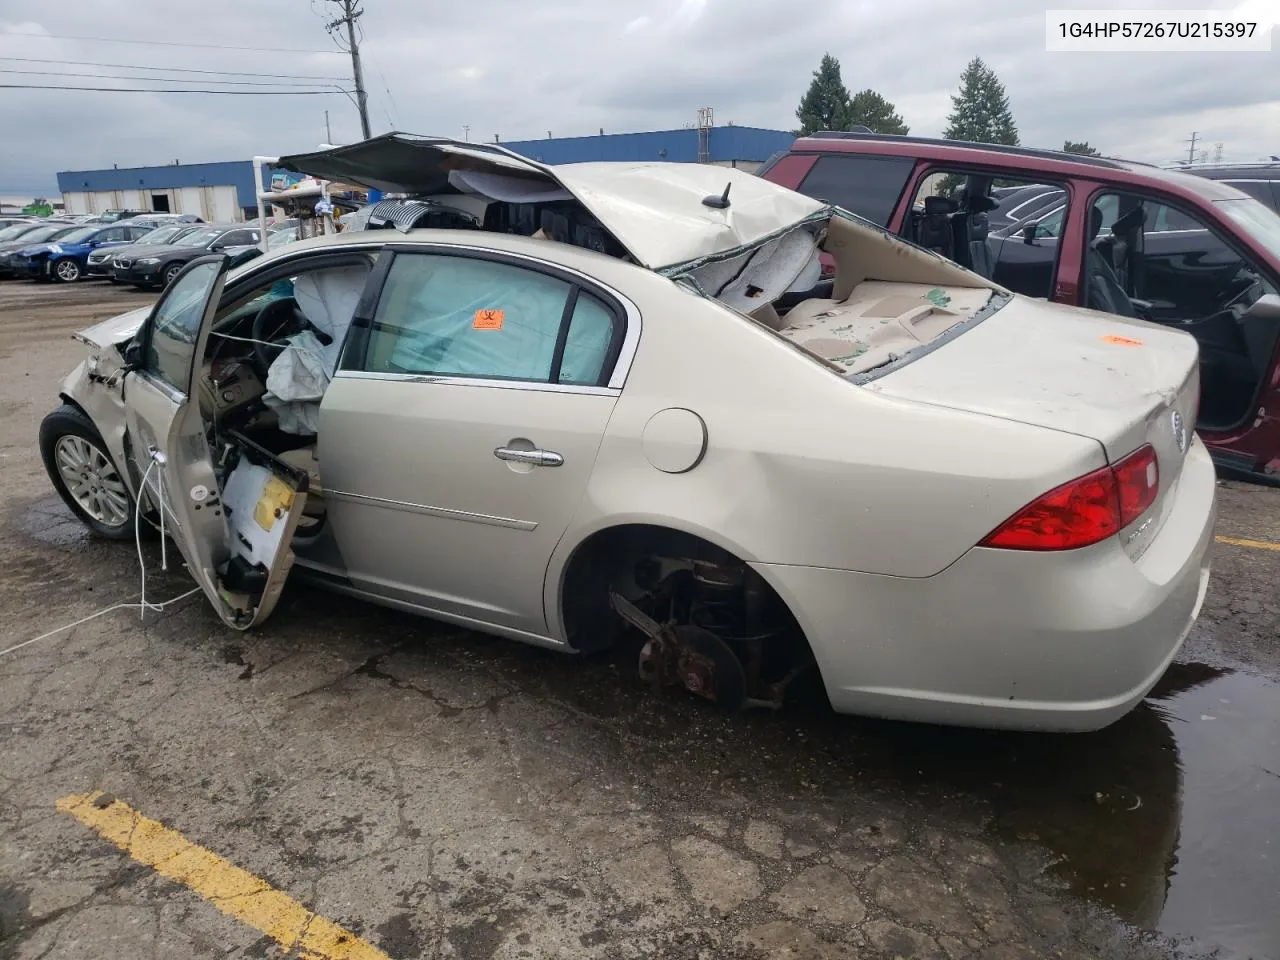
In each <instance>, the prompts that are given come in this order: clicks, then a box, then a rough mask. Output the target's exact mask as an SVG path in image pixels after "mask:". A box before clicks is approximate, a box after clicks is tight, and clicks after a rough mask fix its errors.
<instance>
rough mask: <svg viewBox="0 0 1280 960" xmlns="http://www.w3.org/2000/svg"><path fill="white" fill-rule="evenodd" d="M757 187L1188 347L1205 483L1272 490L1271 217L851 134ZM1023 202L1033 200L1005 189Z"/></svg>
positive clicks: (1274, 249)
mask: <svg viewBox="0 0 1280 960" xmlns="http://www.w3.org/2000/svg"><path fill="white" fill-rule="evenodd" d="M759 173H760V175H761V176H763V177H765V178H766V179H768V180H771V181H773V182H774V183H778V184H782V185H783V186H787V187H791V188H792V189H795V190H798V191H800V192H801V193H804V194H807V195H809V196H812V197H817V198H821V199H824V200H827V201H829V202H831V203H834V204H838V205H839V206H841V207H844V208H845V209H847V210H849V211H850V212H852V213H856V214H858V215H860V216H862V217H865V218H867V219H868V220H872V221H874V222H876V223H878V224H880V225H881V226H883V227H885V228H886V229H888V230H890V231H892V232H894V233H896V234H899V235H901V236H903V237H906V238H907V239H909V240H912V241H913V242H915V243H918V244H920V245H922V246H925V247H928V248H930V249H933V250H936V251H937V252H939V253H941V254H943V255H944V256H947V257H949V258H951V259H953V260H955V261H956V262H958V263H960V264H961V265H962V266H965V267H968V268H969V269H971V270H974V271H976V272H978V273H981V274H983V275H984V276H986V277H989V278H991V279H993V280H995V281H996V282H997V283H1000V284H1002V285H1003V286H1005V287H1008V288H1009V289H1011V290H1013V291H1014V292H1016V293H1021V294H1024V295H1026V296H1030V297H1040V298H1045V299H1050V300H1056V301H1058V302H1060V303H1068V304H1075V305H1079V306H1086V307H1092V308H1094V309H1097V310H1104V311H1106V312H1109V313H1115V314H1119V315H1121V316H1127V317H1137V318H1141V319H1144V320H1150V321H1153V322H1155V323H1160V324H1163V325H1166V326H1171V327H1176V328H1178V329H1180V330H1185V331H1186V332H1188V333H1190V334H1191V335H1192V336H1194V337H1195V338H1196V340H1197V341H1199V344H1200V376H1201V400H1200V411H1199V419H1198V422H1197V428H1198V430H1199V432H1200V435H1201V437H1202V438H1203V439H1204V442H1205V444H1206V445H1207V446H1208V447H1209V449H1210V450H1211V451H1212V453H1213V457H1214V461H1215V463H1216V464H1217V465H1218V469H1219V472H1220V473H1221V474H1222V475H1224V476H1235V477H1240V478H1244V479H1250V480H1254V481H1257V482H1261V483H1266V484H1270V485H1275V486H1280V357H1278V353H1280V351H1278V350H1277V346H1278V345H1280V215H1277V214H1276V212H1275V211H1274V210H1272V209H1271V208H1270V207H1268V206H1266V205H1264V204H1262V203H1260V202H1259V201H1258V200H1256V199H1254V198H1253V197H1251V196H1249V195H1248V194H1246V193H1243V192H1241V191H1240V190H1237V189H1236V188H1234V187H1232V186H1229V185H1227V184H1224V183H1220V182H1217V181H1214V180H1210V179H1205V178H1202V177H1197V176H1193V175H1191V174H1188V173H1184V172H1181V171H1178V170H1170V169H1163V168H1160V167H1154V166H1148V165H1146V164H1141V163H1133V162H1129V161H1124V160H1111V159H1107V158H1102V157H1081V156H1075V155H1072V154H1066V153H1058V152H1056V151H1050V150H1031V149H1025V148H1020V147H1004V146H996V145H992V144H977V143H966V142H962V141H953V140H931V139H926V138H922V137H895V136H884V135H879V134H866V133H821V134H815V135H813V136H810V137H802V138H800V139H798V140H796V141H795V143H794V144H793V145H792V146H791V149H790V150H789V151H788V152H787V153H785V154H780V155H778V156H776V157H774V158H773V159H771V160H770V161H769V162H768V163H767V164H766V165H765V166H764V167H762V168H761V169H760V171H759ZM1031 186H1037V187H1040V188H1041V189H1038V190H1031V189H1026V190H1020V189H1017V188H1020V187H1031ZM1009 204H1016V207H1015V208H1010V207H1009V206H1008V205H1009ZM1002 205H1003V206H1002ZM1135 349H1140V347H1135Z"/></svg>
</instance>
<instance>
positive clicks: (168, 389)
mask: <svg viewBox="0 0 1280 960" xmlns="http://www.w3.org/2000/svg"><path fill="white" fill-rule="evenodd" d="M133 372H134V373H135V374H137V375H138V376H140V377H141V378H142V379H143V380H146V381H147V383H149V384H151V386H153V387H155V388H156V389H157V390H159V391H160V392H161V393H163V394H164V395H165V396H166V397H168V398H169V399H170V400H172V401H173V402H174V403H186V402H187V400H188V399H190V397H189V395H188V394H186V393H183V392H182V391H181V390H179V389H178V388H177V387H175V386H173V384H170V383H165V382H164V381H163V380H161V379H160V378H159V377H157V376H155V375H154V374H152V373H149V372H148V371H146V370H134V371H133Z"/></svg>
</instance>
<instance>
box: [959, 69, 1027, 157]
mask: <svg viewBox="0 0 1280 960" xmlns="http://www.w3.org/2000/svg"><path fill="white" fill-rule="evenodd" d="M943 136H944V137H946V138H947V139H948V140H972V141H974V142H975V143H1002V144H1006V145H1008V146H1014V147H1016V146H1017V145H1018V127H1017V125H1016V124H1014V122H1013V112H1012V111H1011V110H1010V109H1009V97H1008V94H1006V93H1005V90H1004V84H1003V83H1001V82H1000V79H999V78H998V77H997V76H996V75H995V73H994V72H993V71H992V70H991V68H990V67H988V66H987V65H986V64H985V63H983V62H982V60H981V59H980V58H979V57H974V58H973V59H972V60H970V61H969V65H968V66H967V67H965V68H964V73H962V74H961V75H960V92H959V93H957V94H954V95H953V96H952V97H951V115H950V116H949V117H947V129H946V132H945V133H943Z"/></svg>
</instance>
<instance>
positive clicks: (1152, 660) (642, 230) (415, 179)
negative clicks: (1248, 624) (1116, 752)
mask: <svg viewBox="0 0 1280 960" xmlns="http://www.w3.org/2000/svg"><path fill="white" fill-rule="evenodd" d="M281 165H282V166H284V167H286V168H290V169H295V170H299V171H301V172H305V173H309V174H313V175H316V176H320V177H325V178H331V179H339V178H340V179H343V180H345V181H347V182H352V181H354V182H357V183H364V184H367V185H369V186H372V187H376V188H379V189H383V190H387V191H395V192H401V193H405V194H414V195H418V196H430V197H434V198H435V199H436V200H438V201H439V202H441V203H448V204H452V205H455V206H457V207H458V208H459V209H464V208H465V209H466V210H469V211H471V212H474V213H475V214H476V217H477V222H478V223H482V224H483V229H471V230H462V229H458V230H409V231H408V232H401V231H399V230H397V229H385V230H368V231H360V232H346V233H343V234H340V235H337V236H334V237H326V238H320V239H315V240H307V241H302V242H299V243H295V244H290V245H288V246H286V247H283V248H281V249H278V250H275V251H272V252H268V253H266V254H264V255H263V256H261V257H258V258H257V259H255V260H253V261H252V262H250V263H248V264H246V265H244V266H241V267H239V268H236V269H234V270H232V271H230V272H228V271H227V269H226V265H225V263H226V262H225V261H224V260H223V258H222V257H219V256H205V257H202V258H200V259H198V260H196V261H195V262H193V263H192V264H190V265H189V266H188V267H187V268H186V269H185V270H184V272H183V273H182V274H181V275H180V276H179V277H178V278H177V279H176V281H175V282H174V283H173V284H172V285H171V286H170V287H169V289H168V290H167V292H166V293H165V294H164V295H163V296H162V297H161V298H160V300H159V302H158V303H157V304H156V305H155V307H154V308H153V309H151V310H138V311H134V312H133V313H130V314H126V315H124V316H121V317H118V318H115V319H113V320H109V321H107V322H105V323H102V324H100V325H98V326H96V327H93V328H91V329H89V330H87V331H85V332H84V333H83V334H81V335H80V337H81V339H82V340H83V341H84V342H85V343H86V344H88V346H89V348H90V355H89V357H88V359H87V360H86V361H85V362H84V363H82V364H81V365H80V366H79V367H78V368H77V369H76V370H75V371H74V372H73V373H72V374H71V376H70V377H69V378H68V379H67V380H66V382H65V384H64V385H63V387H62V390H61V395H62V399H63V406H62V407H60V408H59V409H58V410H56V411H54V412H53V413H51V414H50V415H49V416H48V417H47V418H46V420H45V422H44V424H43V426H42V429H41V437H40V442H41V447H42V451H43V454H44V459H45V463H46V466H47V468H48V471H49V475H50V477H51V478H52V480H53V483H54V485H55V486H56V487H57V489H58V491H59V492H60V493H61V494H62V496H63V498H64V499H65V500H66V501H67V503H68V504H69V505H70V506H71V508H72V509H73V510H74V511H75V512H76V513H77V514H78V515H79V516H80V518H81V519H82V520H84V522H85V523H87V524H88V525H89V526H90V527H91V528H92V529H93V530H95V531H96V532H97V533H99V534H101V535H103V536H108V537H118V538H122V539H124V538H132V537H133V536H134V531H135V515H140V516H141V518H142V520H141V522H142V523H143V524H144V525H145V524H147V523H148V522H149V520H148V518H150V520H151V521H154V520H155V518H156V516H157V514H156V509H157V508H156V505H157V504H161V505H163V510H164V517H165V524H166V528H167V530H168V532H169V533H170V534H171V535H172V536H173V538H174V539H175V541H176V542H177V544H178V546H179V547H180V548H181V550H182V553H183V555H184V556H185V558H186V560H187V562H188V565H189V567H190V570H191V573H192V575H193V576H194V577H195V579H196V580H197V582H198V583H199V584H200V586H201V587H203V588H204V591H205V592H206V594H207V595H208V598H209V602H210V603H211V604H212V605H213V607H214V609H215V610H216V611H217V612H218V615H219V616H220V617H221V618H222V619H223V620H224V621H225V622H226V623H227V624H228V625H230V626H232V627H234V628H237V629H241V630H243V629H247V628H249V627H252V626H254V625H255V624H259V623H261V622H262V621H263V620H264V619H265V618H266V617H267V616H268V614H269V613H270V612H271V610H272V608H273V607H274V605H275V603H276V600H277V598H278V596H279V593H280V590H281V588H282V586H283V585H284V582H285V579H286V577H287V576H289V575H290V570H291V568H292V570H293V575H303V576H305V577H307V578H309V579H311V580H313V581H316V582H319V583H321V584H324V585H326V586H328V587H330V588H332V589H334V590H338V591H341V592H344V593H347V594H350V595H353V596H358V597H363V598H366V599H369V600H372V601H374V602H377V603H382V604H386V605H388V606H392V607H396V608H399V609H403V610H408V611H413V612H418V613H422V614H426V615H429V616H432V617H436V618H439V619H442V620H446V621H450V622H453V623H457V624H462V625H465V626H467V627H473V628H475V629H477V630H482V631H486V632H490V633H494V634H499V635H503V636H506V637H510V638H513V639H516V640H521V641H524V642H528V643H533V644H538V645H541V646H546V647H551V648H554V649H558V650H563V651H566V652H577V651H590V650H597V649H600V648H601V647H603V646H605V645H608V644H610V643H612V642H613V641H614V639H615V637H618V636H620V635H630V636H633V637H637V638H638V639H637V641H636V643H637V646H638V647H641V650H640V654H639V667H640V671H641V673H642V674H643V676H645V677H646V678H648V679H649V680H651V681H652V682H653V683H654V684H656V685H664V684H671V685H675V686H680V687H684V688H686V689H688V690H690V691H692V692H693V693H695V694H698V695H700V696H703V697H706V698H708V699H712V700H715V701H716V702H717V703H720V704H723V705H725V706H728V707H738V706H742V705H744V704H752V703H756V702H765V703H772V704H777V703H779V702H781V700H782V697H783V695H784V693H785V691H786V689H787V686H788V683H789V682H790V680H791V679H792V678H794V677H795V676H797V675H799V674H801V673H803V672H804V671H805V670H806V669H807V668H810V667H816V669H817V670H818V671H819V672H820V675H821V678H822V681H823V685H824V686H825V689H826V693H827V695H828V697H829V699H830V701H831V703H832V704H833V705H834V707H835V709H836V710H838V711H841V712H848V713H861V714H875V715H880V716H886V717H897V718H904V719H909V720H922V721H933V722H941V723H954V724H966V725H978V726H989V727H1015V728H1028V729H1042V730H1087V729H1092V728H1097V727H1101V726H1104V725H1106V724H1108V723H1110V722H1112V721H1113V720H1115V719H1116V718H1117V717H1119V716H1121V715H1122V714H1124V713H1125V712H1127V711H1128V710H1130V709H1131V708H1132V707H1133V706H1134V705H1135V704H1136V703H1137V702H1138V701H1139V700H1140V699H1141V698H1142V696H1143V695H1144V694H1145V693H1146V692H1147V691H1148V690H1149V689H1150V688H1151V687H1152V685H1153V684H1154V683H1155V682H1156V680H1157V679H1158V678H1159V677H1160V675H1161V674H1162V673H1163V672H1164V670H1165V668H1166V667H1167V666H1168V664H1169V663H1170V661H1171V660H1172V659H1173V657H1174V655H1175V654H1176V653H1177V651H1178V649H1179V647H1180V645H1181V643H1182V641H1183V638H1184V637H1185V636H1186V634H1187V632H1188V631H1189V629H1190V627H1191V624H1192V622H1193V621H1194V619H1195V617H1196V615H1197V613H1198V611H1199V609H1200V604H1201V602H1202V600H1203V597H1204V591H1205V585H1206V583H1207V578H1208V563H1209V560H1208V557H1209V550H1210V545H1211V542H1212V539H1213V536H1212V534H1213V520H1214V487H1215V484H1214V471H1213V466H1212V464H1211V463H1210V461H1209V458H1208V456H1207V454H1206V452H1205V449H1204V447H1203V446H1202V445H1201V443H1200V442H1199V440H1198V439H1196V437H1195V436H1194V434H1193V433H1192V431H1191V426H1190V425H1191V424H1193V423H1194V422H1195V412H1196V403H1197V393H1198V380H1197V372H1196V371H1197V363H1196V359H1197V358H1196V344H1195V341H1194V340H1193V339H1192V338H1191V337H1189V336H1186V335H1185V334H1182V333H1179V332H1174V331H1170V330H1167V329H1164V328H1161V327H1157V326H1153V325H1148V324H1144V323H1141V322H1138V321H1128V320H1123V319H1121V318H1118V317H1114V316H1109V315H1104V314H1100V313H1095V312H1092V311H1087V310H1082V309H1075V308H1068V307H1062V306H1058V305H1055V304H1048V303H1043V302H1038V301H1034V300H1028V299H1025V298H1022V297H1017V296H1013V295H1011V294H1010V293H1008V292H1007V291H1005V290H1003V289H1002V288H1000V287H998V286H996V285H995V284H993V283H991V282H989V281H987V280H984V279H983V278H981V277H979V276H977V275H976V274H973V273H970V272H968V271H966V270H964V269H962V268H960V267H957V266H955V265H954V264H952V263H949V262H948V261H946V260H943V259H942V258H940V257H938V256H935V255H933V254H931V253H928V252H926V251H923V250H921V249H919V248H917V247H914V246H912V245H910V244H908V243H905V242H903V241H902V240H900V239H898V238H895V237H893V236H890V235H887V234H886V233H885V232H884V231H882V230H881V229H879V228H877V227H875V226H873V225H871V224H869V223H867V222H866V221H863V220H860V219H858V218H856V217H853V216H852V215H849V214H846V213H844V212H843V211H840V210H838V209H834V208H831V207H829V206H826V205H824V204H823V203H820V202H818V201H814V200H810V199H808V198H806V197H803V196H800V195H799V194H797V193H793V192H791V191H789V190H786V189H784V188H781V187H777V186H775V185H774V184H771V183H768V182H766V181H764V180H761V179H759V178H756V177H752V176H749V175H746V174H743V173H740V172H738V171H734V170H728V169H722V168H717V167H711V166H701V165H696V164H674V163H665V164H664V163H649V164H597V163H590V164H573V165H565V166H557V167H547V166H543V165H541V164H537V163H534V162H532V161H528V160H525V159H523V158H520V157H517V156H515V155H514V154H510V153H507V152H506V151H505V150H503V149H501V148H498V147H482V146H478V145H475V144H462V143H457V142H455V141H447V140H420V139H415V138H408V137H404V136H401V135H388V136H387V137H381V138H376V139H374V140H370V141H366V142H364V143H361V144H357V145H354V146H351V147H343V148H338V149H335V150H333V151H329V152H326V153H319V154H312V155H305V156H299V157H292V158H284V159H283V160H281ZM386 170H390V171H395V175H394V176H393V175H387V174H383V173H380V172H379V171H386ZM522 234H523V235H522ZM824 251H825V253H827V254H829V255H830V256H831V257H832V258H833V260H834V262H835V269H836V275H835V280H834V282H833V283H832V282H828V284H827V285H826V287H825V288H824V287H823V286H822V285H820V284H819V276H820V268H819V256H820V252H824ZM144 488H145V494H143V495H142V500H143V507H142V509H141V510H140V511H139V510H138V508H137V507H136V498H137V497H138V496H139V491H140V490H142V489H144ZM619 626H625V627H626V628H627V630H628V631H632V632H630V633H629V634H625V633H620V631H619V630H618V629H617V628H618V627H619Z"/></svg>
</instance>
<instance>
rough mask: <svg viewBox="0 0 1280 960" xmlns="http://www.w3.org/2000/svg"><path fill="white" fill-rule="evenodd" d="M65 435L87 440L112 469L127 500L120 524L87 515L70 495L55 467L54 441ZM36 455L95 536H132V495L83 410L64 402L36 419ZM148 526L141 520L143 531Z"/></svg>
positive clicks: (128, 538)
mask: <svg viewBox="0 0 1280 960" xmlns="http://www.w3.org/2000/svg"><path fill="white" fill-rule="evenodd" d="M66 437H76V438H79V439H80V440H82V441H84V442H86V443H88V444H89V445H90V446H91V447H92V448H94V449H95V450H96V451H97V452H99V453H101V454H102V456H103V457H104V458H105V459H106V461H107V463H108V464H109V466H110V467H111V468H112V469H113V470H114V471H115V476H116V477H118V478H119V479H120V485H121V487H122V488H123V489H124V498H125V501H126V503H127V507H128V508H127V511H126V515H127V519H126V520H125V521H124V522H123V523H118V524H114V525H113V524H110V523H106V522H104V521H103V520H102V519H99V518H97V517H94V516H93V515H92V514H90V513H89V512H88V511H87V510H86V509H85V508H84V507H83V506H82V505H81V504H80V502H79V501H78V500H77V499H76V498H75V496H73V495H72V493H71V490H70V489H69V488H68V487H67V483H66V480H65V479H64V478H63V476H62V472H61V471H60V470H59V468H58V454H57V446H58V441H60V440H62V439H63V438H66ZM40 456H41V458H42V459H43V460H44V469H45V472H46V473H48V474H49V479H50V480H51V481H52V482H53V486H54V489H55V490H57V491H58V495H59V496H60V497H62V500H63V502H64V503H66V505H67V506H68V507H70V508H71V512H72V513H74V514H75V515H76V516H77V517H78V518H79V519H80V522H81V523H83V524H84V525H85V526H86V527H88V528H89V529H90V530H91V531H93V533H94V534H95V535H96V536H99V537H103V538H105V539H107V540H132V539H133V538H134V535H135V534H134V525H135V523H136V522H137V505H136V504H135V502H134V499H133V495H132V494H130V493H129V488H128V486H127V484H125V483H124V475H123V474H122V473H121V472H120V470H119V468H117V467H116V465H115V462H114V461H112V460H111V455H110V454H109V453H108V452H107V445H106V443H104V442H103V440H102V435H101V434H100V433H98V430H97V428H96V427H94V425H93V421H92V420H90V419H89V418H88V417H87V416H85V415H84V413H83V412H82V411H81V410H80V409H79V408H78V407H73V406H72V405H71V404H69V403H64V404H63V405H62V406H60V407H58V409H56V410H54V411H53V412H51V413H49V414H48V415H46V416H45V418H44V420H42V421H41V422H40ZM147 529H149V526H148V524H147V523H145V521H144V523H143V530H144V531H145V530H147Z"/></svg>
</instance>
